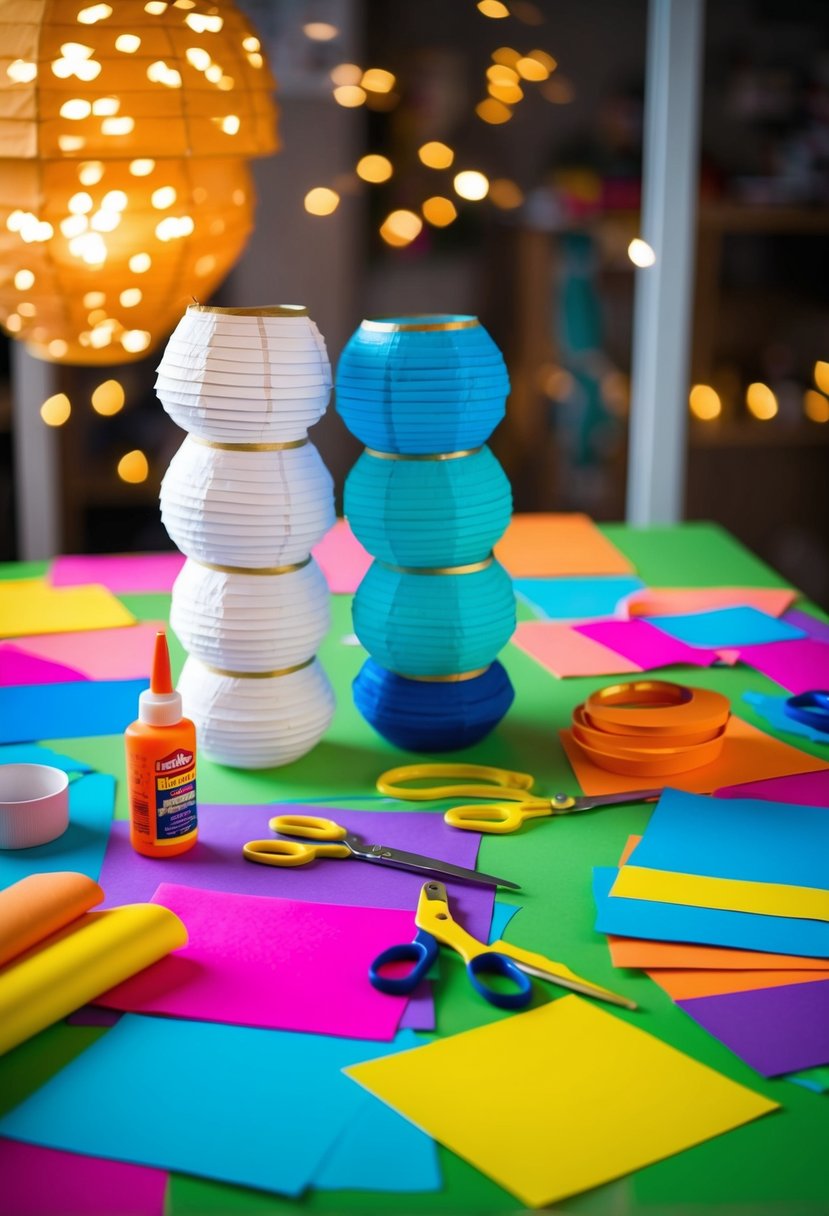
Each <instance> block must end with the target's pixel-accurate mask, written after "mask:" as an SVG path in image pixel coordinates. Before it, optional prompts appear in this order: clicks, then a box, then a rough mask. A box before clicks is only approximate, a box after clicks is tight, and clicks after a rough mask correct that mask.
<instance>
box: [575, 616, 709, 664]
mask: <svg viewBox="0 0 829 1216" xmlns="http://www.w3.org/2000/svg"><path fill="white" fill-rule="evenodd" d="M660 619H662V618H660ZM573 628H574V632H576V633H580V634H581V635H582V636H583V637H586V638H590V639H591V640H592V641H594V642H599V643H600V644H601V645H602V646H607V648H608V649H609V650H614V651H615V652H616V653H617V654H620V655H621V656H622V657H623V658H625V659H628V660H629V662H631V663H635V664H636V666H637V667H638V668H639V670H640V671H654V670H655V669H656V668H657V667H670V666H671V665H673V664H675V663H682V664H685V665H689V666H691V667H710V666H711V664H712V663H715V662H716V661H717V653H716V651H714V650H706V649H704V648H703V647H697V646H688V645H687V644H686V643H685V642H681V641H680V640H679V639H678V638H672V637H669V636H668V635H667V634H666V633H665V632H664V631H663V630H662V629H657V628H656V626H655V625H652V624H650V623H649V622H648V621H640V620H638V619H637V620H632V621H594V622H592V623H590V624H587V625H575V626H574V627H573Z"/></svg>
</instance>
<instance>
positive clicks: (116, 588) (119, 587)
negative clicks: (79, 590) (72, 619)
mask: <svg viewBox="0 0 829 1216" xmlns="http://www.w3.org/2000/svg"><path fill="white" fill-rule="evenodd" d="M183 565H184V558H183V557H182V555H181V554H180V553H112V554H104V555H94V556H86V555H84V554H73V555H71V556H67V557H56V558H55V560H54V561H53V562H52V567H51V569H50V571H49V582H50V583H51V584H52V586H53V587H75V586H77V585H78V584H81V583H100V584H101V586H103V587H108V588H109V590H110V591H113V592H114V593H115V594H116V595H141V594H144V593H153V592H169V591H172V589H173V583H174V582H175V581H176V576H177V575H178V573H179V571H180V570H181V567H182V566H183Z"/></svg>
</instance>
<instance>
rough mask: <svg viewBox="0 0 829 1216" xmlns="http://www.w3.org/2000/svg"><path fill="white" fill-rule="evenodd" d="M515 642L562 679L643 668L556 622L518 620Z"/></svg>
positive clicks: (632, 671) (634, 672)
mask: <svg viewBox="0 0 829 1216" xmlns="http://www.w3.org/2000/svg"><path fill="white" fill-rule="evenodd" d="M512 641H513V642H514V644H515V645H516V646H517V647H518V649H519V650H523V651H524V653H525V654H528V655H529V656H530V658H532V659H535V661H536V662H537V663H540V664H541V666H542V667H544V668H545V669H546V670H547V671H550V672H552V673H553V675H554V676H558V677H559V678H560V679H563V678H565V677H566V676H617V675H619V676H621V675H636V674H638V673H639V672H641V670H642V668H641V667H638V666H637V665H636V663H631V662H630V660H629V659H624V658H622V656H621V655H620V654H617V653H616V651H615V650H611V649H610V648H609V647H607V646H602V645H600V644H599V642H594V641H593V640H592V638H586V637H584V636H583V635H582V634H580V633H576V631H575V630H574V629H573V628H571V626H570V625H559V624H556V623H555V622H554V621H519V622H518V625H517V626H516V629H515V633H514V634H513V636H512Z"/></svg>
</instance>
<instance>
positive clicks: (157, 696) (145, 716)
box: [138, 688, 182, 726]
mask: <svg viewBox="0 0 829 1216" xmlns="http://www.w3.org/2000/svg"><path fill="white" fill-rule="evenodd" d="M181 716H182V708H181V693H178V692H176V691H175V689H174V690H173V691H172V692H153V690H152V689H151V688H147V689H145V691H144V692H142V693H140V694H139V697H138V720H139V722H145V723H146V724H147V726H176V725H177V723H179V722H180V721H181Z"/></svg>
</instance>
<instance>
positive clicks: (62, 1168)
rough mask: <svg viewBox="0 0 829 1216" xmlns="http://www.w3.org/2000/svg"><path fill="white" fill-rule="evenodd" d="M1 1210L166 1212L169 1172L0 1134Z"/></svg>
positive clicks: (91, 1215)
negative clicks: (12, 1138)
mask: <svg viewBox="0 0 829 1216" xmlns="http://www.w3.org/2000/svg"><path fill="white" fill-rule="evenodd" d="M0 1179H2V1185H0V1216H115V1213H117V1216H164V1196H165V1193H166V1189H167V1175H166V1173H165V1172H164V1171H163V1170H154V1169H149V1168H148V1167H147V1166H143V1165H126V1164H124V1163H123V1162H121V1161H105V1160H104V1159H103V1158H102V1157H82V1156H79V1155H78V1154H77V1153H62V1152H59V1151H58V1150H57V1149H53V1148H40V1146H39V1145H36V1144H22V1143H20V1142H19V1141H17V1140H6V1139H0Z"/></svg>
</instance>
